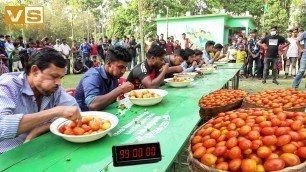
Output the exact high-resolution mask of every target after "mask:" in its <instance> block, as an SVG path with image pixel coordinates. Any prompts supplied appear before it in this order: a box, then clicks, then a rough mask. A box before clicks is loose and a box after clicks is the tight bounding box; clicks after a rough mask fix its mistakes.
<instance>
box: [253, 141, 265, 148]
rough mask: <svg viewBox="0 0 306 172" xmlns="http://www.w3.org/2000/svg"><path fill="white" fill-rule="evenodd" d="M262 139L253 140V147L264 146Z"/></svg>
mask: <svg viewBox="0 0 306 172" xmlns="http://www.w3.org/2000/svg"><path fill="white" fill-rule="evenodd" d="M262 145H263V144H262V141H261V140H253V141H252V147H251V148H252V149H253V150H257V149H258V148H259V147H260V146H262Z"/></svg>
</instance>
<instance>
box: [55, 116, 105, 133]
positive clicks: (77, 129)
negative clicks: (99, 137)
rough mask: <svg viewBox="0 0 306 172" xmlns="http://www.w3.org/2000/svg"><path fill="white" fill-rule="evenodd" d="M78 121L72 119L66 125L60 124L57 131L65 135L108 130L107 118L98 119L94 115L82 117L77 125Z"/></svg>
mask: <svg viewBox="0 0 306 172" xmlns="http://www.w3.org/2000/svg"><path fill="white" fill-rule="evenodd" d="M77 124H78V121H72V122H70V123H69V124H68V125H62V126H61V127H60V128H59V132H60V133H62V134H67V135H90V134H96V133H98V132H102V131H105V130H108V129H109V128H110V127H111V122H110V121H109V120H107V119H100V118H97V117H94V116H86V117H83V118H82V123H81V126H77Z"/></svg>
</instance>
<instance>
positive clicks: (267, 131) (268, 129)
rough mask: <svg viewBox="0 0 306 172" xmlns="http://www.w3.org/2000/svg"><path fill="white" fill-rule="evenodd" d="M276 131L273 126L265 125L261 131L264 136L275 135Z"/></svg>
mask: <svg viewBox="0 0 306 172" xmlns="http://www.w3.org/2000/svg"><path fill="white" fill-rule="evenodd" d="M274 132H275V129H274V128H273V127H264V128H263V129H262V130H261V132H260V133H261V134H262V135H264V136H269V135H273V134H274Z"/></svg>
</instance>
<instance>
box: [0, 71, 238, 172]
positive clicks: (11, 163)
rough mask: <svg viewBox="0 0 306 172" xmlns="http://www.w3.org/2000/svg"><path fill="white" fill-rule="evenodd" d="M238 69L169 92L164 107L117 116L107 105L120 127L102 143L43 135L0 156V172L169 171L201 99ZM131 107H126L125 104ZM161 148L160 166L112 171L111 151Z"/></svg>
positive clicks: (189, 131) (193, 123) (137, 109)
mask: <svg viewBox="0 0 306 172" xmlns="http://www.w3.org/2000/svg"><path fill="white" fill-rule="evenodd" d="M237 70H238V69H226V70H218V71H217V72H216V73H214V74H211V75H206V76H205V77H204V78H199V79H196V80H195V82H193V83H192V85H191V86H190V87H187V88H171V87H169V86H167V85H164V86H162V89H165V90H167V91H168V95H167V96H166V97H164V99H163V100H162V102H160V103H159V104H157V105H155V106H151V107H140V106H134V105H133V106H131V107H130V108H129V109H125V110H121V109H117V108H116V106H117V105H118V104H119V103H114V104H112V105H110V106H109V107H108V108H107V109H106V110H105V111H106V112H109V113H113V114H116V115H117V116H118V118H119V121H120V122H119V124H118V125H117V126H116V127H115V128H114V129H113V130H112V132H111V133H110V135H107V136H105V137H103V138H101V139H100V140H97V141H94V142H90V143H71V142H68V141H66V140H64V139H62V138H60V137H57V136H55V135H53V134H52V133H47V134H44V135H42V136H40V137H38V138H36V139H34V140H32V141H31V142H28V143H26V144H23V145H21V146H19V147H17V148H15V149H13V150H11V151H8V152H6V153H4V154H2V155H0V171H13V172H15V171H17V172H19V171H31V172H35V171H65V172H68V171H73V172H75V171H82V172H83V171H90V172H95V171H118V172H122V171H142V172H143V171H153V172H155V171H156V172H157V171H158V172H159V171H167V170H169V168H170V167H171V164H172V163H173V161H174V159H175V157H176V156H177V155H178V153H179V152H180V151H181V149H182V147H183V145H184V143H185V142H186V141H187V140H188V138H189V137H190V134H192V131H193V130H194V128H195V127H196V125H197V123H198V122H199V121H200V117H199V113H198V111H199V107H198V101H199V99H200V98H201V97H202V96H203V95H207V94H209V93H210V92H212V91H214V90H218V89H220V88H222V87H223V86H224V84H225V83H227V82H228V81H229V80H230V79H232V78H233V77H234V76H235V75H236V74H237ZM121 103H125V104H126V105H127V106H129V103H130V102H129V101H128V100H124V101H123V102H121ZM156 141H158V142H160V145H161V151H162V161H160V162H158V163H153V164H145V165H135V166H125V167H114V166H113V164H112V153H111V150H112V146H113V145H118V144H131V143H142V142H156Z"/></svg>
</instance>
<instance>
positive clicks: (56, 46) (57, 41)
mask: <svg viewBox="0 0 306 172" xmlns="http://www.w3.org/2000/svg"><path fill="white" fill-rule="evenodd" d="M53 48H54V49H55V50H56V51H61V50H60V40H59V39H56V40H55V45H54V46H53Z"/></svg>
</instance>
